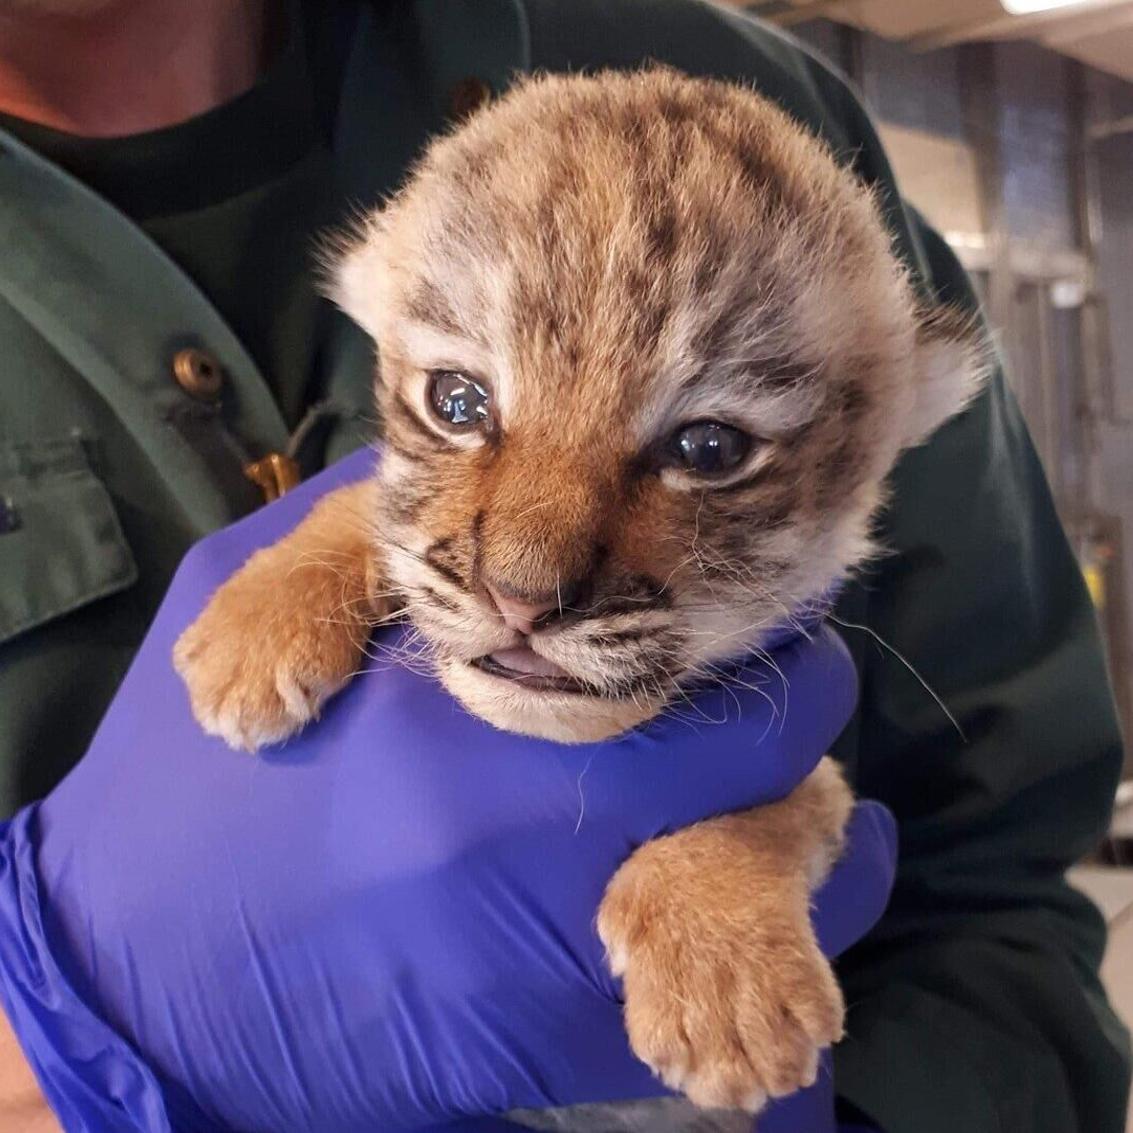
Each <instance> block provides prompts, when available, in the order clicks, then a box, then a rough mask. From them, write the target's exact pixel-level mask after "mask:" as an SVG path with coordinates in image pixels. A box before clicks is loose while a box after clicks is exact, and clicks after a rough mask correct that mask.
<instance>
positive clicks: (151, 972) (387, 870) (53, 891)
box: [0, 454, 894, 1133]
mask: <svg viewBox="0 0 1133 1133" xmlns="http://www.w3.org/2000/svg"><path fill="white" fill-rule="evenodd" d="M372 459H373V458H372V456H370V455H368V454H360V455H358V456H356V457H353V458H351V459H349V460H347V461H345V462H343V463H342V464H341V465H338V466H336V467H335V468H334V469H331V470H329V471H328V472H327V473H325V474H324V475H323V476H321V477H318V478H317V479H316V480H315V481H312V482H311V483H309V484H307V485H304V486H303V487H302V488H300V489H297V490H296V491H295V492H294V493H292V494H290V495H289V496H287V497H285V498H284V499H283V500H282V501H280V502H279V503H278V504H275V505H273V506H271V507H268V508H265V509H264V510H262V511H261V512H259V513H257V514H256V515H254V516H252V517H250V518H249V519H247V520H245V521H243V522H242V523H240V524H237V525H236V526H235V527H233V528H230V529H228V530H226V531H224V532H220V533H218V534H217V535H215V536H213V537H211V538H210V539H207V540H205V541H204V542H203V543H202V544H200V545H199V546H198V547H197V548H195V549H194V550H193V551H192V552H191V553H190V554H189V555H188V556H187V557H186V560H185V562H184V564H183V566H182V567H181V569H180V571H179V572H178V575H177V578H176V579H175V581H174V583H173V585H172V587H171V589H170V593H169V596H168V598H167V599H166V602H165V604H164V606H163V607H162V609H161V611H160V612H159V614H158V616H157V619H156V620H155V623H154V626H153V628H152V630H151V632H150V634H149V636H148V637H147V639H146V641H145V643H144V644H143V646H142V648H141V650H140V652H139V654H138V657H137V659H136V661H135V663H134V665H133V666H132V668H131V670H130V672H129V674H128V675H127V677H126V680H125V682H124V683H123V686H122V689H121V690H120V692H119V694H118V696H117V698H116V699H115V701H114V703H113V705H112V706H111V708H110V710H109V712H108V713H107V716H106V718H105V720H104V721H103V723H102V726H101V728H100V729H99V732H98V734H97V736H96V737H95V740H94V742H93V743H92V745H91V748H90V750H89V752H88V753H87V755H86V756H85V757H84V759H83V760H82V762H81V763H80V764H79V766H78V767H77V768H76V769H75V770H74V771H73V772H72V773H71V775H70V776H68V778H67V779H66V780H65V781H64V782H63V783H62V784H61V785H60V786H59V787H58V788H57V789H56V790H55V791H54V792H53V793H52V794H51V795H50V796H49V797H48V798H47V799H46V800H45V801H43V802H42V803H40V804H37V805H35V806H32V807H29V808H27V809H25V810H24V811H22V812H20V814H19V815H17V816H16V817H15V818H14V819H13V820H12V821H11V822H10V823H8V824H7V825H6V826H4V827H3V828H2V829H0V994H2V996H3V1001H4V1006H5V1008H6V1011H7V1014H8V1016H9V1018H10V1020H11V1022H12V1024H13V1026H14V1028H15V1030H16V1032H17V1034H18V1036H19V1038H20V1040H21V1042H22V1044H23V1047H24V1050H25V1052H26V1053H27V1055H28V1057H29V1059H30V1061H31V1063H32V1065H33V1067H34V1068H35V1070H36V1072H37V1074H38V1076H39V1079H40V1082H41V1084H42V1085H43V1088H44V1091H45V1093H46V1095H47V1097H48V1100H49V1101H50V1103H51V1105H52V1106H53V1108H54V1109H55V1111H56V1112H57V1113H58V1114H59V1116H60V1118H61V1119H62V1122H63V1124H64V1126H65V1128H66V1129H67V1130H68V1133H135V1131H143V1130H144V1131H146V1133H159V1131H164V1130H170V1129H173V1130H186V1131H188V1130H192V1131H193V1133H202V1131H203V1133H209V1131H222V1130H223V1131H229V1130H256V1131H259V1130H262V1131H265V1133H266V1131H270V1133H297V1131H306V1130H310V1131H312V1133H354V1131H357V1133H376V1131H381V1133H396V1131H398V1130H414V1129H416V1130H420V1129H424V1128H430V1127H437V1126H440V1125H443V1124H445V1123H453V1122H459V1121H460V1120H461V1119H463V1118H476V1117H479V1116H481V1115H483V1116H485V1117H489V1116H490V1115H498V1114H501V1113H503V1112H505V1111H507V1110H509V1109H511V1108H515V1107H534V1106H544V1105H561V1104H572V1103H576V1102H582V1101H605V1100H612V1099H617V1098H623V1097H641V1096H648V1095H653V1094H657V1093H661V1092H663V1090H662V1088H661V1087H660V1086H659V1085H658V1083H656V1082H655V1081H654V1080H653V1079H652V1077H651V1076H650V1075H649V1073H648V1071H647V1070H646V1069H645V1067H644V1066H642V1065H641V1064H640V1063H638V1062H637V1061H636V1060H635V1059H634V1058H633V1056H632V1054H631V1053H630V1051H629V1048H628V1044H627V1041H626V1037H625V1033H624V1030H623V1026H622V1021H621V1010H620V1003H619V1000H618V995H619V987H618V985H617V983H616V981H614V980H612V979H611V977H610V976H609V975H608V973H607V971H606V968H605V965H604V963H603V958H602V949H601V945H600V943H599V941H598V939H597V937H596V935H595V932H594V928H593V922H594V916H595V912H596V910H597V907H598V904H599V901H600V899H601V896H602V892H603V889H604V887H605V884H606V882H607V881H608V879H609V878H610V876H611V875H612V874H613V873H614V871H615V869H616V868H617V866H618V865H619V864H620V863H621V862H622V861H623V860H624V859H625V858H626V857H627V856H628V855H629V854H630V853H631V852H632V851H633V849H634V848H635V847H636V846H637V845H639V844H640V843H641V842H643V841H645V840H647V839H649V838H652V837H654V836H656V835H658V834H662V833H664V832H666V831H668V830H672V829H674V828H677V827H680V826H682V825H686V824H688V823H690V822H693V821H696V820H697V819H700V818H703V817H706V816H709V815H713V814H716V813H718V812H721V811H727V810H735V809H740V808H743V807H748V806H752V805H756V804H759V803H763V802H768V801H771V800H773V799H777V798H781V797H783V796H784V795H786V794H787V793H789V792H790V791H791V790H792V789H793V787H794V786H795V785H796V784H797V783H798V782H799V781H801V780H802V779H803V778H804V777H805V776H806V775H807V774H808V773H809V771H810V770H811V769H812V768H813V766H814V765H815V763H816V762H817V761H818V759H819V758H820V756H821V755H822V754H823V753H824V752H825V751H826V749H827V747H828V746H829V744H830V743H831V741H832V740H833V739H834V737H835V736H836V735H837V733H838V731H839V730H840V729H841V727H842V726H843V724H844V722H845V720H846V719H847V717H848V716H849V714H850V712H851V710H852V706H853V700H854V692H855V681H854V673H853V668H852V665H851V663H850V661H849V658H848V656H847V654H846V651H845V649H844V647H843V646H842V644H841V642H840V641H839V640H838V638H837V637H836V636H835V635H834V634H833V633H832V632H830V631H829V630H827V629H818V630H816V632H815V634H814V637H813V640H810V641H808V640H806V639H803V638H796V639H794V640H790V641H785V642H784V643H783V644H782V645H781V646H780V647H779V648H778V649H777V652H776V656H775V663H776V667H777V670H778V671H773V670H772V669H771V668H769V667H766V666H763V665H759V664H753V665H752V666H750V667H749V668H748V669H746V670H745V671H744V674H743V676H744V681H743V684H742V685H736V686H735V687H733V688H729V689H726V690H725V689H722V688H712V689H707V690H705V691H704V692H702V693H701V694H699V695H698V696H697V698H696V702H695V703H696V708H695V710H693V709H691V708H688V709H686V710H684V711H682V712H681V713H680V718H675V717H670V718H665V719H661V720H658V721H655V722H653V723H652V724H650V725H649V726H647V727H645V728H642V729H640V730H638V731H636V732H633V733H631V734H630V735H627V736H625V737H623V738H620V739H618V740H614V741H610V742H606V743H602V744H589V745H579V746H565V745H557V744H553V743H549V742H545V741H540V740H533V739H526V738H523V737H518V736H512V735H507V734H504V733H502V732H498V731H496V730H494V729H493V728H491V727H490V726H489V725H487V724H485V723H483V722H481V721H479V720H477V719H474V718H472V717H471V716H469V715H468V714H467V713H466V712H464V711H463V710H462V709H461V708H460V707H458V706H457V705H456V704H455V703H454V702H453V701H452V699H451V698H450V697H449V696H448V695H447V694H446V693H445V692H444V691H443V690H442V689H441V688H440V687H439V686H438V685H437V684H436V683H435V682H434V681H432V680H430V679H428V678H426V677H424V676H421V675H417V674H414V673H412V672H409V671H408V670H406V669H404V668H400V667H398V666H396V665H392V664H390V665H383V666H379V667H378V668H379V671H375V672H372V673H369V674H366V675H363V676H360V677H359V678H358V679H356V680H355V681H354V682H353V683H352V684H351V685H350V686H349V687H348V689H347V690H346V691H345V692H344V693H343V694H342V695H341V696H340V697H339V698H338V699H337V700H336V701H335V702H333V703H332V704H331V705H330V706H329V707H328V709H327V711H326V713H325V716H324V719H323V720H322V721H321V722H320V723H319V725H318V726H317V727H313V728H311V729H310V730H309V731H308V732H306V733H304V734H303V735H302V736H300V737H298V738H296V739H295V740H293V741H291V742H290V743H288V744H287V745H285V746H283V747H281V748H278V749H274V750H272V751H269V752H267V753H266V754H264V755H261V756H260V757H256V758H253V757H248V756H246V755H240V754H237V753H235V752H232V751H230V750H229V749H228V748H226V747H225V746H224V745H223V744H222V743H221V742H220V741H218V740H215V739H212V738H209V737H207V736H205V735H204V734H203V733H202V732H201V730H200V728H199V727H198V726H197V725H196V723H195V722H194V720H193V719H192V717H191V714H190V711H189V706H188V697H187V694H186V692H185V690H184V688H183V687H182V686H181V683H180V681H179V680H178V678H177V676H176V675H175V673H174V672H173V669H172V665H171V659H170V658H171V650H172V646H173V643H174V641H175V640H176V638H177V636H178V635H179V633H180V632H181V630H182V629H183V628H184V627H185V626H186V625H187V624H188V623H189V622H190V621H191V620H192V619H193V618H194V617H195V616H196V615H197V613H198V612H199V611H200V609H201V608H202V606H203V604H204V602H205V600H206V598H207V596H208V594H209V593H210V592H211V591H212V590H213V588H214V587H215V586H216V585H217V584H218V583H219V582H221V581H222V580H223V579H224V578H225V577H227V576H228V575H229V574H230V573H231V572H232V571H233V570H234V569H235V568H236V567H237V566H238V565H240V563H242V562H243V561H244V559H246V558H247V556H248V555H249V554H250V553H251V552H252V551H253V550H254V549H256V548H258V547H260V546H264V545H266V544H269V543H271V542H274V541H275V540H276V539H278V538H279V537H280V535H281V534H283V533H284V532H285V531H286V530H288V529H290V528H291V527H292V526H293V525H294V524H295V523H296V522H297V521H298V519H300V518H301V517H302V515H303V514H305V512H306V510H307V508H308V507H309V506H310V504H311V502H312V500H313V499H314V498H316V497H317V495H319V494H321V493H322V492H325V491H327V490H329V489H331V488H333V487H335V486H337V485H338V484H341V483H345V482H347V481H349V480H353V479H358V478H360V477H361V476H363V475H365V474H366V472H367V471H368V468H369V466H370V463H371V462H372ZM400 633H401V631H398V630H393V631H390V632H389V634H388V635H387V637H386V638H385V639H384V640H385V641H386V642H390V643H393V642H396V641H398V640H399V638H400ZM757 685H758V686H759V687H758V688H756V687H755V686H757ZM744 686H752V687H744ZM788 689H789V711H784V710H783V709H784V704H785V701H786V697H787V690H788ZM893 857H894V836H893V829H892V821H891V819H890V818H889V817H888V815H887V814H886V812H884V811H883V810H882V809H881V808H878V807H876V806H872V805H869V804H863V805H862V806H860V807H859V809H858V811H857V814H856V815H855V818H854V823H853V830H852V838H851V850H850V852H849V854H848V855H847V858H846V860H845V862H844V863H843V864H842V865H840V866H839V867H838V868H837V870H836V871H835V875H834V877H833V879H832V880H831V882H830V883H828V885H827V887H826V888H825V890H824V892H823V894H822V895H821V896H820V898H819V901H818V909H817V923H818V926H819V930H820V935H821V939H822V942H823V946H824V948H826V949H827V950H828V951H829V952H831V953H833V952H835V951H837V950H839V949H841V948H843V947H845V946H847V945H848V944H849V943H851V942H852V941H853V940H855V939H857V938H858V937H859V936H861V935H862V934H863V933H864V932H865V931H867V930H868V928H869V927H870V925H872V923H873V922H874V921H875V920H876V918H877V917H878V916H879V915H880V912H881V910H882V908H883V906H884V903H885V900H886V897H887V894H888V888H889V884H890V881H891V877H892V866H893ZM824 1077H828V1076H824ZM823 1090H825V1093H823ZM808 1099H809V1100H808ZM792 1105H796V1106H798V1107H800V1108H799V1109H798V1110H797V1112H798V1113H799V1114H800V1117H799V1120H798V1121H796V1122H795V1123H794V1124H790V1125H784V1126H782V1128H783V1129H790V1130H791V1133H831V1131H832V1130H833V1128H834V1122H833V1108H832V1104H831V1103H830V1100H829V1086H828V1082H826V1081H823V1082H820V1085H819V1086H817V1087H815V1088H814V1089H813V1090H811V1091H804V1092H803V1094H801V1095H798V1097H797V1099H792V1100H791V1101H789V1102H787V1103H784V1104H782V1105H781V1106H780V1107H779V1111H780V1112H779V1113H778V1114H775V1115H772V1116H770V1117H768V1119H767V1121H766V1122H765V1123H764V1129H767V1130H771V1128H772V1126H771V1122H772V1121H779V1120H781V1119H782V1120H786V1118H783V1116H782V1115H783V1114H784V1113H787V1112H789V1111H790V1109H791V1107H792ZM807 1106H810V1109H811V1111H812V1112H811V1113H810V1114H809V1115H807V1116H802V1115H803V1114H804V1111H805V1110H806V1107H807ZM473 1127H474V1126H468V1128H469V1130H470V1129H471V1128H473Z"/></svg>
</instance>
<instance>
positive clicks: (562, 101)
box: [378, 72, 902, 430]
mask: <svg viewBox="0 0 1133 1133" xmlns="http://www.w3.org/2000/svg"><path fill="white" fill-rule="evenodd" d="M381 243H382V251H381V254H380V259H381V261H382V264H381V268H382V274H383V276H384V277H385V278H386V279H387V280H388V281H390V282H389V283H387V285H386V286H387V287H388V290H387V293H386V295H385V296H383V303H384V305H385V308H386V311H387V312H388V314H389V315H390V316H391V317H390V318H386V319H385V320H384V323H383V326H384V328H385V330H386V331H387V332H388V333H385V334H381V333H379V335H378V337H379V338H380V339H381V338H384V339H385V341H384V342H382V343H381V345H382V346H383V348H385V347H388V346H390V345H391V339H393V338H394V337H396V338H397V339H398V340H400V342H399V343H398V345H399V347H401V348H403V349H404V350H405V351H406V352H407V354H408V355H409V357H410V361H412V362H413V363H414V364H415V365H417V366H418V367H421V366H424V365H426V364H430V365H438V366H439V365H451V366H453V367H454V368H459V366H460V364H461V362H462V361H463V364H464V365H466V366H469V367H473V368H479V370H480V372H482V373H484V375H485V376H487V377H491V378H492V380H493V381H494V382H495V383H496V385H497V386H498V387H499V393H500V398H501V401H502V402H504V403H506V404H507V405H509V406H510V407H512V408H513V409H514V408H515V407H516V406H517V405H519V404H520V403H521V402H522V403H524V404H526V405H528V406H531V405H533V404H534V401H533V398H532V397H531V396H528V395H527V394H525V391H529V393H530V394H531V395H538V396H539V397H540V398H541V400H542V402H543V403H544V404H550V403H551V402H552V401H553V402H556V403H557V405H558V408H557V410H556V412H563V411H564V410H565V409H566V405H565V404H564V401H563V399H564V398H569V399H574V398H576V397H577V398H579V399H584V401H585V404H586V405H588V406H589V407H590V408H591V411H593V412H601V413H606V414H609V415H611V416H616V417H617V419H618V420H619V421H623V420H626V419H627V417H632V418H633V419H634V420H638V421H642V422H644V424H641V426H640V428H641V429H642V430H648V429H650V428H659V427H661V426H662V424H663V422H662V420H661V419H662V418H663V417H664V416H665V415H666V414H668V415H670V416H673V415H679V414H682V413H684V414H687V413H691V412H701V413H704V414H713V413H720V414H726V413H728V412H730V411H731V410H732V409H733V408H734V407H736V406H738V405H741V404H742V405H745V406H747V407H748V408H749V409H750V407H751V405H752V403H753V396H758V400H759V401H760V402H761V403H762V408H761V410H760V413H761V415H762V417H763V418H765V419H766V418H772V419H774V421H775V422H776V423H777V425H778V426H779V427H782V428H784V429H786V428H789V427H792V426H793V425H794V424H797V423H798V422H799V421H801V420H804V419H806V417H807V415H813V413H814V411H815V407H816V404H817V398H816V388H817V386H818V385H819V384H820V382H821V379H822V377H823V376H824V372H825V371H826V370H827V369H828V368H829V366H830V365H831V364H834V363H836V362H837V358H836V357H835V355H837V354H838V352H839V351H842V352H843V353H847V352H848V353H853V354H855V355H856V356H857V357H858V358H859V359H860V358H862V357H864V356H866V355H868V353H869V350H870V349H871V347H870V346H869V341H868V340H869V338H870V336H871V335H872V336H873V338H874V339H876V340H878V341H890V340H892V338H893V326H892V325H890V324H888V323H885V319H886V316H885V315H884V314H879V312H884V311H886V310H889V311H890V312H897V311H898V310H899V309H900V308H901V307H902V300H901V299H900V296H899V292H900V285H899V276H898V274H897V273H895V272H894V270H893V263H892V258H891V256H890V252H889V243H888V238H887V237H886V236H885V234H884V229H883V227H882V225H881V224H880V221H879V219H878V217H877V214H876V211H875V209H874V206H873V203H872V201H871V200H870V198H869V196H868V194H867V193H866V191H865V190H864V189H862V188H861V187H860V186H859V185H858V184H857V183H856V182H855V181H854V180H853V178H852V177H851V176H850V175H849V174H848V173H846V172H844V171H842V170H840V169H839V168H838V167H837V165H836V164H835V162H834V161H833V159H832V158H831V157H830V156H829V154H828V153H827V152H826V151H825V150H824V149H823V148H822V147H821V146H820V145H818V144H817V143H816V142H815V141H814V140H813V139H811V138H810V137H809V136H807V135H806V134H805V133H804V132H803V131H802V130H801V129H800V128H799V127H798V126H797V125H795V124H794V123H792V122H791V120H790V119H789V118H787V116H786V115H785V114H783V112H782V111H780V110H778V109H776V108H775V107H773V106H772V105H771V104H770V103H768V102H767V101H766V100H764V99H762V98H760V97H757V96H756V95H754V94H753V93H752V92H750V91H746V90H741V89H738V88H735V87H731V86H727V85H725V84H722V83H714V82H709V81H704V80H692V79H687V78H683V77H681V76H679V75H676V74H675V73H672V72H645V73H640V74H636V75H628V76H627V75H606V76H599V77H597V78H589V79H584V78H577V77H576V78H548V79H542V80H537V81H532V82H528V83H526V84H523V85H521V87H520V88H519V89H518V90H517V91H515V92H514V93H512V94H510V95H508V96H507V97H505V98H504V99H502V100H501V101H500V102H499V103H498V104H496V105H495V106H494V107H492V108H490V109H488V110H487V111H485V112H482V113H481V114H480V115H478V116H476V117H475V118H474V119H473V120H472V121H471V122H470V123H469V124H468V125H466V126H465V127H464V128H462V129H461V130H460V131H458V132H457V133H456V134H454V135H452V136H450V137H448V138H445V139H442V140H441V141H439V142H438V143H436V144H435V145H434V146H433V147H432V148H431V150H430V151H429V153H428V154H427V155H426V157H425V159H424V161H423V162H422V163H421V165H420V166H419V168H418V170H417V171H416V173H415V175H414V177H413V178H412V179H411V181H410V183H409V184H408V185H407V187H406V189H405V190H404V191H403V193H402V194H401V195H400V196H399V197H398V198H397V199H396V200H395V202H394V203H393V204H392V206H391V207H390V208H389V209H388V210H387V214H386V217H385V219H384V223H383V225H382V234H381ZM882 324H885V325H882ZM661 391H664V396H658V393H659V392H661ZM551 393H554V394H555V395H556V396H555V398H550V397H548V396H547V395H549V394H551ZM577 408H578V409H579V411H581V400H580V405H579V407H577Z"/></svg>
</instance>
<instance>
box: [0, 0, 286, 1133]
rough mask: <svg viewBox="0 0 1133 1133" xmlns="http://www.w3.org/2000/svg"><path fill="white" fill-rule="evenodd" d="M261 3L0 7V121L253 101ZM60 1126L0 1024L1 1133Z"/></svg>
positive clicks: (57, 125) (263, 12)
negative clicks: (1, 117) (249, 94)
mask: <svg viewBox="0 0 1133 1133" xmlns="http://www.w3.org/2000/svg"><path fill="white" fill-rule="evenodd" d="M270 15H271V11H270V9H269V5H268V4H267V3H265V0H194V2H193V3H192V4H185V3H183V0H0V113H4V114H10V115H13V116H15V117H18V118H24V119H27V120H28V121H31V122H37V123H39V124H41V125H44V126H49V127H51V128H52V129H56V130H64V131H66V132H68V133H72V134H78V135H82V136H85V137H91V138H101V137H120V136H124V135H129V134H138V133H143V132H145V131H147V130H158V129H161V128H162V127H165V126H172V125H175V124H177V123H178V122H183V121H185V120H187V119H189V118H193V117H196V116H197V115H199V114H204V113H206V112H207V111H209V110H212V109H214V108H215V107H217V106H220V105H222V104H223V103H225V102H228V101H229V100H231V99H233V98H235V97H237V96H238V95H239V94H242V93H243V92H244V91H246V90H248V89H249V88H250V87H251V86H252V85H253V84H254V83H255V81H256V78H257V76H258V75H259V73H260V71H261V70H262V68H263V65H264V63H265V61H266V59H267V58H268V56H269V54H270V50H271V37H272V30H273V29H272V26H271V25H272V20H271V19H270V18H269V17H270ZM60 1128H61V1127H60V1125H59V1123H58V1121H57V1120H56V1118H55V1116H54V1115H53V1114H52V1112H51V1109H50V1108H49V1107H48V1105H47V1102H46V1101H45V1100H44V1098H43V1094H42V1093H41V1091H40V1089H39V1085H38V1083H37V1082H36V1078H35V1075H34V1074H33V1072H32V1070H31V1067H30V1066H29V1065H28V1062H27V1059H26V1058H25V1057H24V1054H23V1051H22V1050H21V1049H20V1044H19V1042H18V1041H17V1039H16V1036H15V1034H14V1033H13V1031H12V1028H11V1026H10V1025H9V1023H8V1020H7V1018H6V1017H4V1016H3V1014H2V1013H0V1133H57V1131H59V1130H60Z"/></svg>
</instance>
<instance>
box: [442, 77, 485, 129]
mask: <svg viewBox="0 0 1133 1133" xmlns="http://www.w3.org/2000/svg"><path fill="white" fill-rule="evenodd" d="M491 99H492V88H491V87H490V86H488V84H487V83H486V82H485V81H484V80H483V79H481V78H478V77H477V76H475V75H470V76H469V77H468V78H466V79H461V80H460V81H459V82H456V83H453V85H452V86H451V87H450V88H449V92H448V116H449V119H450V120H451V121H453V122H463V121H464V119H465V118H468V117H470V116H471V115H472V114H474V113H475V112H476V111H477V110H479V109H480V107H481V106H483V105H484V104H485V103H487V102H490V101H491Z"/></svg>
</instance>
